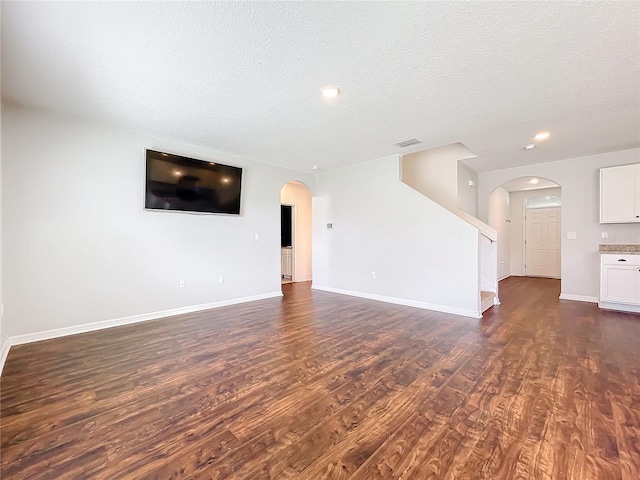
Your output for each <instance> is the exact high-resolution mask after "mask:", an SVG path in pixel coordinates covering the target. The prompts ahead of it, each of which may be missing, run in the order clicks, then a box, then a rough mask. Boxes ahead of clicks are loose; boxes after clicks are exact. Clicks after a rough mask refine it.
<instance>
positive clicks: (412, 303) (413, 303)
mask: <svg viewBox="0 0 640 480" xmlns="http://www.w3.org/2000/svg"><path fill="white" fill-rule="evenodd" d="M311 288H313V289H314V290H322V291H325V292H331V293H339V294H341V295H349V296H351V297H359V298H366V299H369V300H377V301H379V302H385V303H394V304H396V305H404V306H407V307H416V308H422V309H423V310H433V311H435V312H442V313H452V314H454V315H461V316H463V317H471V318H482V315H479V314H478V312H475V311H473V310H465V309H463V308H455V307H447V306H444V305H434V304H433V303H427V302H419V301H417V300H408V299H406V298H398V297H388V296H386V295H378V294H376V293H365V292H354V291H352V290H343V289H341V288H333V287H326V286H324V285H316V284H312V285H311Z"/></svg>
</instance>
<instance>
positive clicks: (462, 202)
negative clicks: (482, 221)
mask: <svg viewBox="0 0 640 480" xmlns="http://www.w3.org/2000/svg"><path fill="white" fill-rule="evenodd" d="M469 181H471V182H473V185H469ZM458 208H460V209H461V210H464V211H465V212H467V213H468V214H469V215H472V216H474V217H477V216H478V174H477V173H476V172H474V171H473V170H471V169H470V168H469V167H467V166H466V165H465V164H463V163H462V162H458Z"/></svg>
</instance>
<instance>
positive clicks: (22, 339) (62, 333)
mask: <svg viewBox="0 0 640 480" xmlns="http://www.w3.org/2000/svg"><path fill="white" fill-rule="evenodd" d="M281 296H282V292H281V291H277V292H270V293H262V294H260V295H252V296H249V297H239V298H231V299H228V300H220V301H218V302H211V303H203V304H200V305H189V306H187V307H178V308H172V309H169V310H161V311H159V312H151V313H143V314H140V315H132V316H129V317H122V318H114V319H111V320H102V321H100V322H93V323H85V324H82V325H74V326H72V327H63V328H55V329H53V330H45V331H42V332H35V333H27V334H24V335H16V336H14V337H9V338H7V339H6V340H5V342H4V344H3V346H2V357H0V361H1V363H0V373H2V368H3V367H4V361H5V360H6V358H7V355H8V354H9V349H10V348H11V347H12V346H14V345H22V344H25V343H32V342H39V341H41V340H49V339H52V338H58V337H66V336H68V335H76V334H78V333H86V332H93V331H95V330H102V329H104V328H111V327H119V326H121V325H129V324H131V323H139V322H146V321H148V320H157V319H160V318H164V317H172V316H174V315H182V314H185V313H193V312H199V311H202V310H210V309H212V308H219V307H227V306H229V305H236V304H238V303H247V302H254V301H256V300H264V299H267V298H274V297H281Z"/></svg>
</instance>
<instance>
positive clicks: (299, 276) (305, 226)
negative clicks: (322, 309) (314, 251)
mask: <svg viewBox="0 0 640 480" xmlns="http://www.w3.org/2000/svg"><path fill="white" fill-rule="evenodd" d="M280 201H281V202H282V203H283V204H285V205H294V206H295V208H294V209H293V214H294V219H293V227H294V232H293V255H294V261H293V264H294V268H295V272H294V275H293V280H294V281H295V282H308V281H310V280H311V262H312V260H311V240H312V223H311V192H310V191H309V190H308V189H307V188H306V187H305V186H304V185H302V184H300V183H298V182H290V183H287V184H286V185H285V186H284V187H282V191H281V192H280Z"/></svg>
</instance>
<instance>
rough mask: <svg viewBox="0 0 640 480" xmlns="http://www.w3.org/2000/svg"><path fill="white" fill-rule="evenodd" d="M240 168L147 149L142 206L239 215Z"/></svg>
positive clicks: (150, 208)
mask: <svg viewBox="0 0 640 480" xmlns="http://www.w3.org/2000/svg"><path fill="white" fill-rule="evenodd" d="M241 188H242V168H239V167H231V166H229V165H222V164H220V163H217V162H207V161H203V160H197V159H195V158H188V157H181V156H180V155H173V154H170V153H164V152H157V151H155V150H147V175H146V192H145V202H144V207H145V208H146V209H149V210H178V211H183V212H197V213H221V214H229V215H240V193H241Z"/></svg>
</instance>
